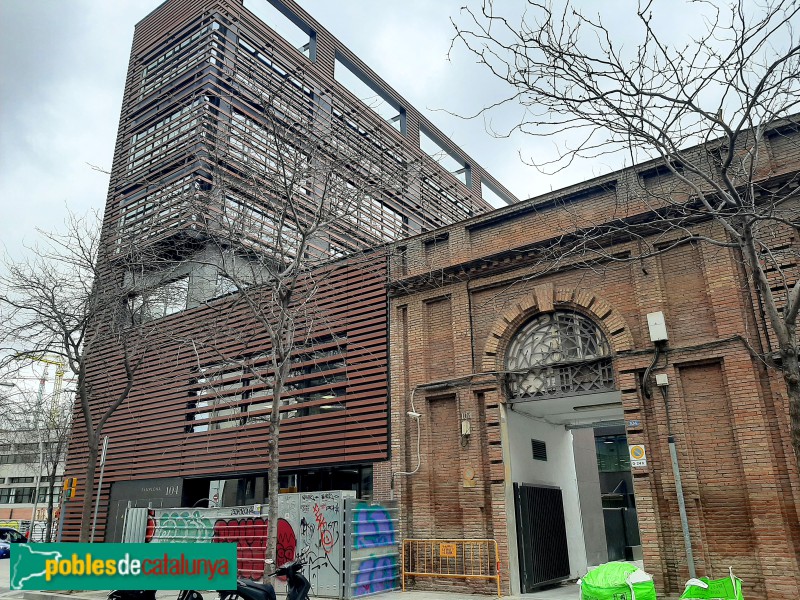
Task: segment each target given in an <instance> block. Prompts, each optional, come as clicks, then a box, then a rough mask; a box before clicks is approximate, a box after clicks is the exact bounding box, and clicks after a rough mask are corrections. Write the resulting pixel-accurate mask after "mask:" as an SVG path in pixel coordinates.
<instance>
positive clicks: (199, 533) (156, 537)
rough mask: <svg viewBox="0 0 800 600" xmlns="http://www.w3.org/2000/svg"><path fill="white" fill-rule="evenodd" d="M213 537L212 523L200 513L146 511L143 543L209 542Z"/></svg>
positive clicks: (195, 511)
mask: <svg viewBox="0 0 800 600" xmlns="http://www.w3.org/2000/svg"><path fill="white" fill-rule="evenodd" d="M213 535H214V525H213V521H212V520H211V519H209V518H207V517H206V516H204V515H203V513H201V512H200V511H197V510H194V511H188V510H177V511H159V514H158V516H156V513H155V511H154V510H150V511H148V514H147V531H146V532H145V535H144V541H145V542H153V543H156V542H161V543H170V542H210V541H211V539H212V537H213Z"/></svg>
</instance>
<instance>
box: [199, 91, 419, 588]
mask: <svg viewBox="0 0 800 600" xmlns="http://www.w3.org/2000/svg"><path fill="white" fill-rule="evenodd" d="M297 77H302V75H297ZM296 85H297V79H296V78H295V76H292V77H287V78H286V79H285V80H284V81H282V82H279V83H278V84H277V85H276V87H275V88H274V89H271V90H269V91H267V92H262V93H260V94H259V95H258V97H257V99H256V100H255V102H256V105H257V109H256V110H255V111H254V112H255V113H256V114H257V115H258V117H257V118H251V117H248V116H246V115H245V114H244V113H240V112H236V111H233V112H232V114H231V115H230V116H229V117H227V118H225V119H220V120H219V124H218V129H217V130H216V131H214V134H213V136H211V135H209V141H210V142H211V146H212V152H211V153H212V155H213V163H214V165H215V171H214V173H213V177H212V181H213V184H210V185H209V186H208V189H205V190H202V191H201V193H199V194H198V196H197V198H196V200H195V201H194V202H195V206H194V210H193V211H192V212H193V214H195V215H196V223H197V228H196V231H197V234H198V236H199V237H200V238H201V239H203V240H204V243H205V246H204V250H203V251H202V253H201V254H200V255H196V256H195V257H193V259H192V260H195V261H197V262H199V263H201V264H202V265H203V267H202V268H210V269H211V270H210V271H209V275H208V277H209V278H210V282H209V284H210V285H211V286H216V290H215V292H214V293H212V294H209V296H214V295H216V296H219V295H225V294H228V295H227V296H224V298H223V299H222V300H218V301H215V302H213V303H210V306H212V307H213V308H215V309H216V312H215V315H216V316H215V318H214V321H213V324H211V325H210V326H209V327H207V332H208V334H207V336H206V337H201V336H200V337H196V338H194V339H193V340H191V343H193V344H195V346H196V348H197V349H198V352H200V351H202V352H203V354H204V355H205V356H208V355H209V354H210V355H211V356H213V357H214V359H213V362H215V363H216V366H214V367H211V368H207V367H206V366H204V365H203V364H201V362H202V361H200V359H199V358H198V360H199V361H200V362H199V363H198V368H199V369H200V370H201V371H202V372H203V375H202V378H203V381H205V382H206V385H207V387H206V389H205V392H208V393H210V396H209V398H207V399H206V401H204V406H207V405H208V404H209V403H213V404H215V405H216V406H217V409H218V411H221V412H223V413H224V412H225V410H227V409H225V408H224V406H225V403H226V402H230V403H231V404H233V402H232V401H230V399H227V400H226V398H225V395H224V393H222V392H221V391H220V389H224V388H225V386H224V385H216V384H215V381H220V380H221V379H222V378H223V377H224V371H225V369H228V372H229V373H230V372H231V369H236V370H237V372H238V373H240V374H243V375H242V376H243V377H244V376H245V375H246V377H247V378H248V380H250V381H251V382H252V383H251V384H250V385H253V384H256V385H258V386H260V387H261V391H260V392H259V394H260V395H259V402H258V403H257V406H259V407H261V408H265V407H266V409H265V410H261V412H259V414H258V415H256V416H250V417H245V419H246V422H248V423H253V422H258V421H259V420H263V421H267V422H268V424H269V438H268V456H267V458H268V463H269V473H268V488H269V492H268V493H269V499H270V502H269V510H268V534H267V548H266V556H267V559H268V561H271V563H273V564H274V563H275V562H276V561H277V528H278V518H279V516H278V502H277V495H278V492H279V488H280V484H279V469H280V452H279V437H280V425H281V418H282V417H286V414H285V411H283V414H282V408H283V407H284V406H285V395H286V392H287V388H288V384H287V381H288V380H290V379H291V378H292V377H294V376H296V373H293V364H294V363H296V362H297V361H298V356H299V355H300V354H301V352H302V351H303V349H304V348H305V349H308V348H309V347H311V346H313V345H314V344H315V343H316V342H317V341H318V338H319V335H320V332H325V331H329V330H331V331H332V330H333V329H334V328H335V327H336V324H335V323H328V322H327V321H326V319H327V316H326V311H325V309H324V308H320V307H319V306H317V304H316V299H317V295H318V292H319V290H320V286H321V285H325V284H324V279H326V278H328V277H330V276H331V274H332V273H334V272H335V271H336V269H337V268H339V266H340V265H342V264H345V262H346V260H347V257H352V256H354V255H355V254H357V253H359V252H361V251H362V250H363V249H364V248H366V247H369V246H373V245H375V244H381V243H382V242H385V241H387V240H389V239H392V238H393V237H396V236H397V233H398V232H397V228H399V227H402V224H399V223H396V222H388V219H389V217H387V216H386V215H387V214H388V211H387V210H386V209H385V208H384V205H383V204H382V203H381V200H384V201H385V198H386V196H391V195H392V194H396V195H397V196H398V197H399V196H400V195H402V194H403V190H404V187H403V186H405V185H407V183H408V179H409V178H410V177H413V171H414V166H413V165H411V164H406V165H403V166H402V167H401V168H399V169H398V170H397V171H392V172H387V169H386V168H385V167H383V166H381V165H379V164H377V161H373V159H372V158H371V157H369V156H367V155H365V154H364V153H358V152H357V151H356V150H355V148H356V146H355V145H354V144H353V143H352V142H350V141H348V140H346V139H345V136H346V135H349V134H352V133H353V132H352V131H350V132H344V131H342V127H344V125H342V126H341V127H337V125H336V124H335V123H332V122H331V121H330V120H327V121H324V120H321V119H320V118H319V116H318V115H316V111H319V110H320V106H318V105H314V107H313V108H312V109H308V108H304V107H303V105H302V104H300V105H298V104H297V102H296V101H295V100H294V99H293V98H292V96H293V94H296V93H297V90H296V89H295V87H296ZM322 104H324V103H322ZM329 118H330V117H329ZM364 133H365V134H366V132H364ZM237 311H238V313H237ZM242 313H244V314H246V315H248V321H247V323H248V326H247V327H243V326H242V321H241V319H239V318H232V317H231V315H236V314H242ZM249 323H252V324H254V326H253V327H252V328H250V326H249ZM331 339H334V340H335V336H333V337H332V338H331ZM232 340H235V342H236V343H232ZM334 343H335V341H334ZM198 356H199V354H198ZM328 404H330V401H328ZM211 414H213V413H211ZM271 570H272V568H271V566H270V564H269V563H268V564H267V565H266V566H265V570H264V576H265V578H267V577H268V573H269V572H270V571H271Z"/></svg>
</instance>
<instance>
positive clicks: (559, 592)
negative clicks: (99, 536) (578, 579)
mask: <svg viewBox="0 0 800 600" xmlns="http://www.w3.org/2000/svg"><path fill="white" fill-rule="evenodd" d="M10 562H11V561H9V560H7V559H3V560H0V599H2V600H105V598H106V596H107V595H108V591H84V592H80V591H79V592H19V591H13V592H12V591H10V590H9V583H8V582H9V563H10ZM201 594H202V595H203V598H204V599H205V600H213V599H214V598H216V595H217V593H216V592H214V591H208V592H201ZM175 595H176V593H175V592H158V593H157V594H156V598H157V599H158V600H171V599H174V598H175ZM283 597H284V594H282V593H280V591H279V592H278V598H283ZM578 597H579V591H578V586H577V585H575V583H574V582H568V583H563V584H561V585H559V586H554V587H552V588H548V589H545V590H542V591H539V592H536V593H534V594H522V595H520V596H504V598H505V599H506V600H577V598H578ZM313 598H315V597H314V596H312V599H313ZM369 598H375V600H489V599H490V598H497V596H482V595H476V594H464V593H459V592H414V591H408V592H402V591H399V590H398V591H393V592H383V593H380V594H375V595H374V596H369Z"/></svg>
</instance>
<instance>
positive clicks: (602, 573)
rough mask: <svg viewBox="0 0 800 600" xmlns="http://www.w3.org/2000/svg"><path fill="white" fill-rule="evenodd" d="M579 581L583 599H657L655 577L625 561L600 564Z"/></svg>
mask: <svg viewBox="0 0 800 600" xmlns="http://www.w3.org/2000/svg"><path fill="white" fill-rule="evenodd" d="M578 583H579V584H580V586H581V600H656V586H655V585H654V584H653V578H652V577H651V576H650V575H649V574H647V573H645V572H644V571H642V570H641V569H640V568H639V567H637V566H636V565H632V564H629V563H625V562H610V563H606V564H604V565H600V566H599V567H597V568H596V569H593V570H591V571H589V572H588V573H587V574H586V576H585V577H584V578H583V579H581V580H580V581H579V582H578Z"/></svg>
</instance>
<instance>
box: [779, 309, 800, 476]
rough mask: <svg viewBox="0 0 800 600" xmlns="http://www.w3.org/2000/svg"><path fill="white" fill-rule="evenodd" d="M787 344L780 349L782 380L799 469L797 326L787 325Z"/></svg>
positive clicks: (799, 402) (799, 418)
mask: <svg viewBox="0 0 800 600" xmlns="http://www.w3.org/2000/svg"><path fill="white" fill-rule="evenodd" d="M786 329H787V330H788V334H789V340H788V344H785V345H784V346H782V347H781V358H782V360H783V380H784V381H785V382H786V391H787V394H788V396H789V427H790V428H791V434H792V448H793V449H794V457H795V461H796V462H797V468H798V469H800V358H798V345H797V326H796V325H795V324H794V323H792V324H787V326H786Z"/></svg>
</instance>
